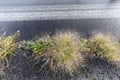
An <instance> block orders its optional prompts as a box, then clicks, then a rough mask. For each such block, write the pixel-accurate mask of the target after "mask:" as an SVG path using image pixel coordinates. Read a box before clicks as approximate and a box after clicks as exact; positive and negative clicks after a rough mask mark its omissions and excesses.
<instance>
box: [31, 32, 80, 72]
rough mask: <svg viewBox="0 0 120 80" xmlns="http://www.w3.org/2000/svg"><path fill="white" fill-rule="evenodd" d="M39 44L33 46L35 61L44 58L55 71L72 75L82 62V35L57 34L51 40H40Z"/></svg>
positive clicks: (73, 33) (72, 33)
mask: <svg viewBox="0 0 120 80" xmlns="http://www.w3.org/2000/svg"><path fill="white" fill-rule="evenodd" d="M40 40H41V41H42V42H41V41H40V44H39V41H38V43H37V44H39V45H37V44H35V45H34V46H33V48H34V49H33V50H35V51H34V52H38V54H35V56H36V57H35V59H38V60H39V58H40V56H44V57H45V58H46V59H47V60H46V64H49V66H50V68H51V69H52V70H53V71H59V70H65V71H67V72H68V73H70V74H72V73H73V72H74V70H76V68H77V67H78V66H79V64H80V62H82V57H81V53H80V50H79V46H80V35H79V34H78V33H75V32H70V31H66V32H57V33H56V34H55V35H54V36H52V37H51V38H50V37H49V38H48V37H47V39H46V38H44V39H40ZM41 47H42V48H41ZM38 49H40V50H38Z"/></svg>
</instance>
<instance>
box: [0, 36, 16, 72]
mask: <svg viewBox="0 0 120 80" xmlns="http://www.w3.org/2000/svg"><path fill="white" fill-rule="evenodd" d="M16 48H17V44H16V35H11V36H8V37H6V36H5V34H3V35H1V36H0V65H1V69H0V73H1V74H2V73H3V70H4V68H5V67H7V66H8V65H9V61H8V58H7V57H8V56H9V55H11V54H13V51H15V50H16Z"/></svg>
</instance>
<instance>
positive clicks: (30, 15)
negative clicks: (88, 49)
mask: <svg viewBox="0 0 120 80" xmlns="http://www.w3.org/2000/svg"><path fill="white" fill-rule="evenodd" d="M88 18H90V19H96V18H120V4H116V5H115V4H109V5H106V4H94V5H55V6H53V5H52V6H22V7H19V6H16V7H0V21H26V20H56V19H88Z"/></svg>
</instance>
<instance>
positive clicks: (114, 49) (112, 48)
mask: <svg viewBox="0 0 120 80" xmlns="http://www.w3.org/2000/svg"><path fill="white" fill-rule="evenodd" d="M89 53H91V54H93V55H96V56H99V57H101V58H107V59H108V60H112V59H115V57H116V56H117V55H118V53H119V46H118V45H117V44H116V42H115V41H113V40H112V39H111V37H109V36H106V35H104V34H102V33H97V34H94V35H93V36H92V37H91V38H90V39H89Z"/></svg>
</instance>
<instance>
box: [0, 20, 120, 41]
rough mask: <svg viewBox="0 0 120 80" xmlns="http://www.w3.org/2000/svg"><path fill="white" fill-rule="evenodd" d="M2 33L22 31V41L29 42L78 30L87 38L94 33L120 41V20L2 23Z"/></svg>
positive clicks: (0, 23) (0, 31) (0, 24)
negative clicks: (59, 32) (37, 38)
mask: <svg viewBox="0 0 120 80" xmlns="http://www.w3.org/2000/svg"><path fill="white" fill-rule="evenodd" d="M0 27H1V30H0V33H3V32H7V34H11V33H15V32H16V31H17V30H19V31H20V33H21V37H20V39H24V40H28V39H32V38H35V37H36V36H42V35H44V34H45V33H48V34H51V35H52V34H54V32H55V31H56V30H68V29H69V30H76V31H78V32H82V33H83V34H84V35H85V36H88V35H90V34H91V33H92V32H102V33H105V34H108V35H109V34H112V35H114V36H115V37H117V39H120V19H116V18H115V19H114V18H112V19H71V20H43V21H6V22H0Z"/></svg>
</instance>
